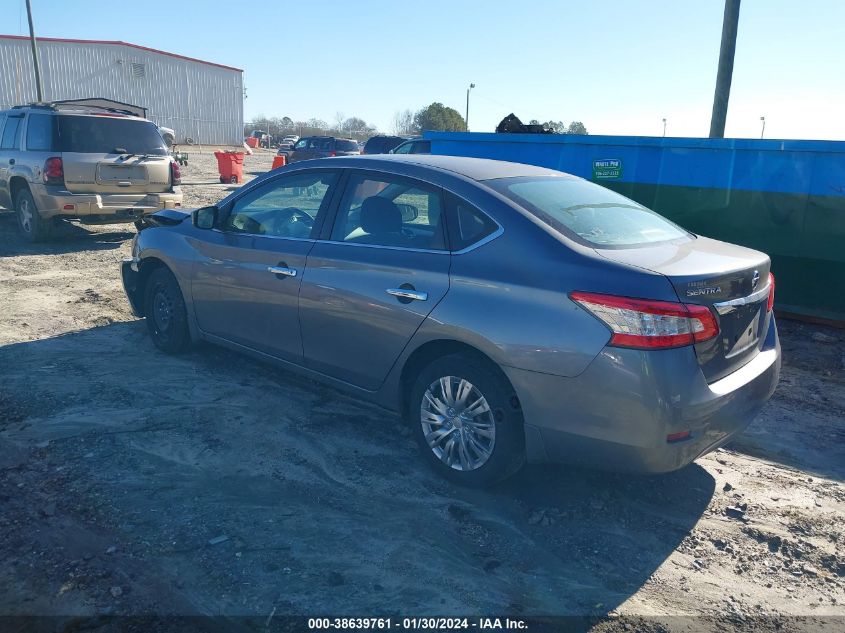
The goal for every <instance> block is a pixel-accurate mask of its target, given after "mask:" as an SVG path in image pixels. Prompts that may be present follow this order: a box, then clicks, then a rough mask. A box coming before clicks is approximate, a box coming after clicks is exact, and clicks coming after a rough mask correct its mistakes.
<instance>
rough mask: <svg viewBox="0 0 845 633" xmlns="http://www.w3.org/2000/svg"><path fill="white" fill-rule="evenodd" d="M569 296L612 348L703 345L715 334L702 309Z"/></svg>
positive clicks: (710, 319) (586, 294) (713, 323)
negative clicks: (605, 333) (603, 328)
mask: <svg viewBox="0 0 845 633" xmlns="http://www.w3.org/2000/svg"><path fill="white" fill-rule="evenodd" d="M569 296H570V298H571V299H572V300H573V301H575V302H577V303H578V304H580V305H581V306H583V307H584V308H586V309H587V310H588V311H590V312H591V313H592V314H594V315H595V316H596V317H598V318H599V319H600V320H601V321H602V322H603V323H604V324H605V325H607V327H608V328H610V331H611V332H613V335H612V336H611V337H610V343H608V344H609V345H613V346H615V347H633V348H636V349H663V348H669V347H683V346H685V345H694V344H695V343H700V342H701V341H707V340H709V339H711V338H713V337H714V336H716V335H717V334H718V333H719V324H718V323H716V317H714V316H713V313H712V312H710V309H709V308H707V307H705V306H698V305H689V304H686V303H673V302H670V301H651V300H649V299H630V298H628V297H616V296H613V295H603V294H595V293H592V292H573V293H571V294H570V295H569Z"/></svg>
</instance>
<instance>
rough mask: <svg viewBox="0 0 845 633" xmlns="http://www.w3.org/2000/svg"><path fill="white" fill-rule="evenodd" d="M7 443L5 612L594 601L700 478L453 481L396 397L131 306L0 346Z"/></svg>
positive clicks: (599, 604) (700, 492)
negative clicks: (439, 472) (386, 400)
mask: <svg viewBox="0 0 845 633" xmlns="http://www.w3.org/2000/svg"><path fill="white" fill-rule="evenodd" d="M34 383H37V384H38V385H39V389H38V390H32V389H30V388H29V386H30V385H32V384H34ZM0 444H2V445H3V446H2V451H3V452H4V453H5V454H7V455H12V456H13V458H12V462H11V464H10V463H6V464H5V466H4V465H2V464H0V498H2V499H3V500H4V503H5V504H6V506H7V507H6V509H5V510H4V513H5V516H7V517H14V519H13V520H11V521H9V524H8V525H7V528H6V529H7V530H8V533H7V534H6V536H5V537H4V539H2V542H0V557H2V560H4V561H9V563H8V565H5V566H4V567H3V568H2V570H3V571H0V584H2V585H3V586H4V587H6V590H4V592H3V596H2V597H0V612H3V613H11V614H15V613H18V614H21V613H22V614H26V613H30V614H31V613H36V614H51V613H75V612H79V613H89V612H91V611H92V610H93V611H95V612H97V609H99V608H100V607H101V606H104V605H114V603H115V597H114V593H115V591H114V589H113V588H114V587H115V586H117V587H119V591H120V594H121V597H120V598H119V600H118V601H117V607H116V611H114V612H116V613H128V614H138V613H148V614H157V613H158V614H161V613H180V614H212V613H213V614H224V615H257V614H268V613H270V612H271V611H272V610H275V613H276V615H282V614H309V613H310V614H313V613H347V614H350V613H355V614H361V613H376V614H385V615H391V614H394V615H400V614H401V615H408V614H435V613H436V614H444V615H446V614H465V615H468V614H482V615H487V614H491V613H495V614H502V613H507V614H512V615H525V616H528V615H543V614H546V615H548V614H554V615H568V614H572V615H602V614H605V613H607V612H608V611H609V610H611V609H613V608H614V607H616V606H618V605H619V604H621V603H622V602H623V601H625V600H626V599H627V598H628V597H629V596H631V595H632V594H633V593H634V592H636V591H637V590H638V589H639V588H640V587H641V586H642V585H643V583H645V582H646V580H647V579H648V578H649V577H650V576H651V575H652V573H653V572H654V571H655V570H656V569H657V567H659V566H660V565H661V564H662V563H663V562H664V561H665V560H666V558H667V557H668V556H669V555H670V554H671V553H672V552H673V551H674V550H675V549H676V548H677V547H678V545H679V544H680V542H681V541H682V540H683V539H684V537H685V536H686V535H687V534H688V533H689V532H690V530H691V529H692V527H693V526H694V525H695V523H696V522H697V521H698V520H699V518H700V517H701V514H702V512H703V511H704V510H705V508H706V507H707V505H708V503H709V502H710V500H711V498H712V496H713V493H714V481H713V479H712V478H711V477H710V475H709V474H708V473H707V472H706V471H705V470H703V469H702V468H700V467H698V466H695V465H693V466H691V467H689V468H686V469H684V470H682V471H680V472H677V473H674V474H671V475H668V476H663V477H658V478H652V477H631V476H621V475H613V474H604V473H600V472H592V471H586V470H576V469H570V468H559V467H543V468H539V467H535V468H529V469H526V470H525V471H524V472H522V473H521V474H520V475H518V476H517V477H516V478H514V479H512V480H510V481H508V482H505V483H504V484H501V485H499V486H498V487H496V488H494V489H492V490H489V491H477V490H470V489H464V488H460V487H455V486H454V485H452V484H450V483H448V482H446V481H443V480H442V479H440V478H439V477H438V476H436V475H435V474H433V473H432V472H430V471H429V470H428V469H427V467H426V466H425V465H424V462H423V461H422V460H421V459H420V458H419V456H418V455H417V453H416V450H417V449H416V446H415V444H414V441H413V439H412V436H411V433H410V431H409V430H408V429H407V428H406V427H405V426H404V425H403V424H402V423H401V422H400V421H399V420H398V419H397V417H396V416H395V415H393V414H391V413H389V412H386V411H384V410H383V409H380V408H378V407H374V406H372V405H370V404H368V403H366V402H363V401H360V400H358V399H356V398H352V397H350V396H348V395H346V394H343V393H340V392H337V391H334V390H332V389H329V388H327V387H325V386H321V385H319V384H317V383H314V382H311V381H309V380H306V379H302V378H299V377H296V376H294V375H292V374H290V373H287V372H284V371H281V370H277V369H275V368H272V367H268V366H266V365H262V364H259V363H257V362H255V361H252V360H249V359H244V358H241V357H239V356H235V355H232V354H230V353H229V352H227V351H224V350H220V349H217V348H210V347H205V348H200V349H199V350H197V351H194V352H191V353H189V354H187V355H185V356H182V357H176V358H174V357H169V356H165V355H163V354H161V353H160V352H158V351H157V350H155V348H154V347H153V346H152V345H151V343H150V342H149V340H148V338H147V336H146V332H145V328H144V325H143V323H142V322H132V323H121V324H114V325H109V326H104V327H100V328H95V329H92V330H88V331H83V332H79V333H73V334H66V335H63V336H59V337H56V338H52V339H47V340H41V341H34V342H28V343H19V344H13V345H7V346H5V347H2V348H0ZM14 456H17V457H14ZM36 523H37V524H38V525H39V529H38V530H37V531H33V530H32V529H31V528H30V526H31V525H33V524H36ZM107 548H114V549H113V550H111V549H109V550H108V551H110V552H113V553H111V554H108V555H104V554H103V552H106V551H107ZM30 563H32V564H33V566H32V567H31V566H30ZM36 563H37V564H36ZM69 570H71V571H70V572H69ZM68 573H71V575H72V576H73V577H74V578H77V579H79V578H84V580H76V581H74V583H75V584H73V587H72V588H71V589H69V590H66V591H60V592H57V591H56V588H57V587H58V586H60V585H61V583H62V582H67V574H68ZM110 592H111V593H110ZM104 608H105V607H104Z"/></svg>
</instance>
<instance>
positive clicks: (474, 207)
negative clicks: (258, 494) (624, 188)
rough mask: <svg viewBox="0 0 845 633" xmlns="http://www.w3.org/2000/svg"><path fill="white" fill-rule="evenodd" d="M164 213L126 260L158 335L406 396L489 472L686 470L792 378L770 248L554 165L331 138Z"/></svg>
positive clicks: (404, 402)
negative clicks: (686, 223) (378, 150)
mask: <svg viewBox="0 0 845 633" xmlns="http://www.w3.org/2000/svg"><path fill="white" fill-rule="evenodd" d="M142 225H143V226H142V228H141V230H140V231H139V234H138V235H137V237H136V238H135V241H134V242H133V244H132V259H131V260H130V261H128V262H126V263H124V265H123V269H122V272H123V281H124V286H125V289H126V293H127V295H128V297H129V301H130V303H131V305H132V310H133V311H134V313H135V314H136V315H138V316H145V317H146V321H147V327H148V330H149V332H150V335H151V336H152V339H153V342H154V343H155V345H156V346H157V347H158V348H160V349H161V350H164V351H166V352H171V353H177V352H181V351H184V350H185V349H187V348H188V347H189V346H190V345H191V343H192V342H194V341H199V340H207V341H212V342H214V343H219V344H221V345H224V346H227V347H230V348H232V349H235V350H239V351H245V352H248V353H251V354H253V355H255V356H257V357H259V358H264V359H274V360H275V361H276V362H278V363H279V364H280V365H281V366H283V367H286V368H289V369H293V370H295V371H297V372H300V373H303V374H305V375H307V376H311V377H315V378H318V379H321V380H324V381H326V382H328V383H331V384H333V385H335V386H337V387H339V388H342V389H346V390H349V391H352V392H354V393H356V394H358V395H359V396H361V397H364V398H368V399H371V400H374V401H375V402H377V403H379V404H381V405H383V406H385V407H389V408H392V409H394V410H396V411H399V412H401V414H402V415H403V416H404V417H405V419H406V420H407V422H408V423H409V424H410V426H411V428H412V429H413V432H414V434H415V436H416V439H417V441H418V444H419V446H420V449H421V452H422V453H423V456H424V458H425V459H426V460H428V461H429V462H430V463H431V465H432V466H433V467H435V468H436V469H437V470H438V471H439V472H441V473H442V474H444V475H446V476H448V477H451V478H453V479H454V480H457V481H459V482H464V483H467V484H472V485H483V484H489V483H490V482H493V481H495V480H498V479H500V478H503V477H506V476H508V475H509V474H512V473H514V472H515V471H516V470H517V469H519V468H520V466H521V465H522V464H523V463H525V462H526V461H528V462H539V461H549V460H554V461H558V460H565V461H575V462H581V463H586V464H588V465H590V466H595V467H600V468H611V469H623V470H633V471H646V472H664V471H671V470H675V469H678V468H681V467H683V466H684V465H686V464H688V463H690V462H691V461H693V460H694V459H696V458H697V457H699V456H701V455H703V454H705V453H707V452H709V451H712V450H714V449H715V448H717V447H718V446H721V445H722V444H724V443H725V442H727V441H728V440H729V439H730V438H731V437H733V436H734V435H735V434H736V433H738V432H739V431H741V430H742V429H743V428H744V427H745V426H746V425H747V424H748V423H749V422H750V421H751V420H752V418H753V417H754V416H755V414H756V413H757V412H758V411H759V410H760V409H761V407H762V406H763V404H764V403H765V402H766V400H768V398H769V397H770V396H771V394H772V392H773V391H774V389H775V386H776V384H777V382H778V377H779V373H780V363H781V361H780V344H779V342H778V335H777V329H776V325H775V318H774V315H773V312H772V304H773V299H774V278H773V277H772V275H771V274H770V272H769V267H770V260H769V258H768V257H767V256H766V255H765V254H763V253H760V252H758V251H755V250H751V249H748V248H743V247H740V246H734V245H732V244H727V243H724V242H719V241H716V240H712V239H708V238H705V237H701V236H697V235H694V234H692V233H689V232H687V231H685V230H684V229H682V228H681V227H679V226H677V225H675V224H673V223H671V222H669V221H668V220H666V219H665V218H663V217H662V216H660V215H658V214H657V213H655V212H653V211H650V210H649V209H647V208H645V207H643V206H642V205H640V204H638V203H636V202H634V201H632V200H629V199H627V198H625V197H623V196H621V195H618V194H616V193H614V192H612V191H610V190H608V189H606V188H604V187H600V186H598V185H595V184H592V183H590V182H588V181H585V180H582V179H581V178H576V177H574V176H570V175H567V174H564V173H561V172H557V171H553V170H550V169H543V168H539V167H534V166H529V165H522V164H516V163H506V162H499V161H492V160H483V159H475V158H463V157H454V156H424V155H415V156H401V155H386V156H379V157H377V158H370V157H357V158H335V159H324V160H319V161H308V162H302V163H298V164H297V165H295V166H293V167H290V168H287V169H285V170H282V171H274V172H270V173H269V174H267V175H265V176H263V177H260V178H257V179H256V180H254V181H252V182H251V183H250V184H248V185H246V186H244V187H243V188H241V189H240V190H238V191H237V192H235V193H233V194H231V195H230V196H229V197H228V198H226V199H224V200H223V201H222V202H220V203H219V204H218V205H216V206H212V207H205V208H202V209H198V210H196V211H194V212H193V214H189V213H188V212H181V211H162V212H160V213H157V214H154V215H153V216H150V217H148V218H145V219H144V221H143V223H142ZM145 227H146V228H145ZM210 229H214V230H210ZM390 437H391V435H390V433H389V431H388V430H387V429H386V430H385V434H384V435H381V436H379V437H378V438H373V441H377V442H382V441H390V440H389V438H390ZM385 438H388V439H387V440H385Z"/></svg>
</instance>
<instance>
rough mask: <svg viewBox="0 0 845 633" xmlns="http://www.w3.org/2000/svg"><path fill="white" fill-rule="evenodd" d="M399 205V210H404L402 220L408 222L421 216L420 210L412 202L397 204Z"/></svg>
mask: <svg viewBox="0 0 845 633" xmlns="http://www.w3.org/2000/svg"><path fill="white" fill-rule="evenodd" d="M396 206H397V207H399V211H401V212H402V222H404V223H408V222H413V221H414V220H416V219H417V218H418V217H420V211H419V209H417V208H416V207H415V206H414V205H412V204H401V203H400V204H397V205H396Z"/></svg>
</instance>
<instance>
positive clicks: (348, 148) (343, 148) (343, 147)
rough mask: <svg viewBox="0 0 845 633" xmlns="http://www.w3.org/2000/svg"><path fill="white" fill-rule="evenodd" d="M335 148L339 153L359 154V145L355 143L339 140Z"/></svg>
mask: <svg viewBox="0 0 845 633" xmlns="http://www.w3.org/2000/svg"><path fill="white" fill-rule="evenodd" d="M335 148H336V149H337V151H339V152H357V151H358V143H356V142H355V141H343V140H340V139H338V140H337V141H336V143H335Z"/></svg>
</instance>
